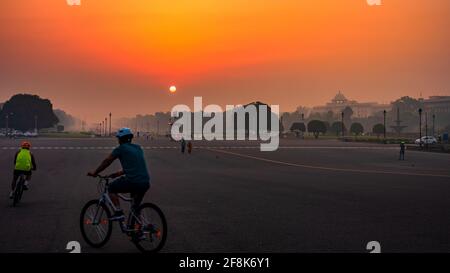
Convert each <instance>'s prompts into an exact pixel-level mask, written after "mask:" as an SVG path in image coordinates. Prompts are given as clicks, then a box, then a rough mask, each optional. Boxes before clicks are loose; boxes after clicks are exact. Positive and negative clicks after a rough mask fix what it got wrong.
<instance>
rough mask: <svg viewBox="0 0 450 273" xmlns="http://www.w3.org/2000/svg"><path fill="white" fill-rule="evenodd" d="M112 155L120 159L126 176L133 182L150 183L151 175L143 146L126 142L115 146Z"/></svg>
mask: <svg viewBox="0 0 450 273" xmlns="http://www.w3.org/2000/svg"><path fill="white" fill-rule="evenodd" d="M112 155H113V156H114V157H117V158H118V159H119V160H120V164H122V169H123V171H124V173H125V176H126V177H127V178H128V179H129V180H130V181H131V182H132V183H147V184H148V183H150V175H149V174H148V169H147V163H146V162H145V158H144V151H143V150H142V148H141V146H139V145H136V144H132V143H124V144H121V145H119V146H118V147H117V148H115V149H114V150H113V151H112Z"/></svg>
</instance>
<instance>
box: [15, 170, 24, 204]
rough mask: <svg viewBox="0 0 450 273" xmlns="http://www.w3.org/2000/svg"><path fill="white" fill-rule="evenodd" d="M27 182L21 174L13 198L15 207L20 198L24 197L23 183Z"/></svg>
mask: <svg viewBox="0 0 450 273" xmlns="http://www.w3.org/2000/svg"><path fill="white" fill-rule="evenodd" d="M24 183H25V178H24V177H23V176H19V178H18V179H17V183H16V188H15V190H14V198H13V207H15V206H16V205H17V204H18V203H19V201H20V199H22V194H23V184H24Z"/></svg>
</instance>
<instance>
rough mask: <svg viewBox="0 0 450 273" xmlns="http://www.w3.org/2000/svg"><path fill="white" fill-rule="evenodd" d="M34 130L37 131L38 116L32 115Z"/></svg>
mask: <svg viewBox="0 0 450 273" xmlns="http://www.w3.org/2000/svg"><path fill="white" fill-rule="evenodd" d="M34 132H35V133H36V134H37V133H38V116H37V115H35V116H34Z"/></svg>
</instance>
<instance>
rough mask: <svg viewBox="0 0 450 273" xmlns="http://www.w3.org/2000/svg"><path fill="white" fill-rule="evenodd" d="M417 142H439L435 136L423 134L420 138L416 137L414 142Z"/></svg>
mask: <svg viewBox="0 0 450 273" xmlns="http://www.w3.org/2000/svg"><path fill="white" fill-rule="evenodd" d="M414 143H416V144H420V143H422V144H436V143H437V139H436V138H435V137H433V136H423V137H422V138H418V139H416V141H415V142H414Z"/></svg>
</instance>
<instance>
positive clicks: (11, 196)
mask: <svg viewBox="0 0 450 273" xmlns="http://www.w3.org/2000/svg"><path fill="white" fill-rule="evenodd" d="M13 197H14V191H11V192H10V193H9V199H13Z"/></svg>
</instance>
